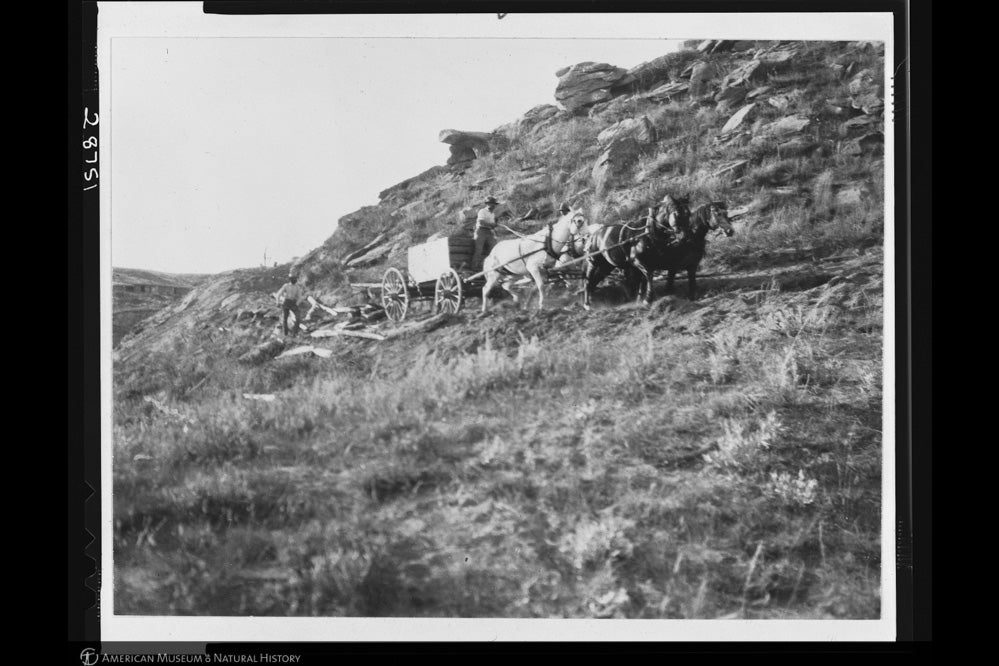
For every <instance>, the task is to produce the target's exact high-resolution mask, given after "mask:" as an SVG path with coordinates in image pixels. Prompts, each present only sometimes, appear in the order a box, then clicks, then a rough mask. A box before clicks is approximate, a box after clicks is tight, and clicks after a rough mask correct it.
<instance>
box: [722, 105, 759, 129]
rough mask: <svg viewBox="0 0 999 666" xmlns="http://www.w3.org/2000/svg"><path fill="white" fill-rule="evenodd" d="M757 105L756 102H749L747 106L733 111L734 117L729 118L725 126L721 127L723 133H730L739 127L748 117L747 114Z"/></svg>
mask: <svg viewBox="0 0 999 666" xmlns="http://www.w3.org/2000/svg"><path fill="white" fill-rule="evenodd" d="M755 106H756V104H755V103H754V104H747V105H746V106H744V107H742V108H741V109H739V110H738V111H736V112H735V113H733V114H732V117H731V118H729V119H728V122H726V123H725V126H724V127H722V128H721V133H722V134H728V133H729V132H731V131H733V130H735V129H737V128H738V127H739V125H741V124H742V121H743V120H745V119H746V116H748V115H749V113H750V112H751V111H752V110H753V107H755Z"/></svg>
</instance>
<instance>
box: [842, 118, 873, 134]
mask: <svg viewBox="0 0 999 666" xmlns="http://www.w3.org/2000/svg"><path fill="white" fill-rule="evenodd" d="M878 124H880V120H879V119H878V118H877V117H875V116H866V115H865V116H857V117H856V118H850V119H849V120H847V121H846V122H845V123H843V124H842V125H840V126H839V133H840V134H842V135H843V136H846V135H847V134H849V133H850V132H851V131H852V130H865V131H866V130H868V129H870V128H871V127H874V126H876V125H878Z"/></svg>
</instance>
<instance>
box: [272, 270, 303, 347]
mask: <svg viewBox="0 0 999 666" xmlns="http://www.w3.org/2000/svg"><path fill="white" fill-rule="evenodd" d="M275 298H276V300H277V302H278V304H279V305H280V306H281V330H282V331H283V332H284V334H285V335H288V313H289V312H290V313H292V314H293V315H295V326H294V328H293V329H292V335H298V322H299V320H300V319H301V316H300V315H299V313H298V301H299V300H300V299H301V298H302V288H301V287H300V286H298V276H297V275H295V273H294V272H292V273H289V274H288V281H287V282H285V283H284V285H282V287H281V289H279V290H278V293H277V294H276V296H275Z"/></svg>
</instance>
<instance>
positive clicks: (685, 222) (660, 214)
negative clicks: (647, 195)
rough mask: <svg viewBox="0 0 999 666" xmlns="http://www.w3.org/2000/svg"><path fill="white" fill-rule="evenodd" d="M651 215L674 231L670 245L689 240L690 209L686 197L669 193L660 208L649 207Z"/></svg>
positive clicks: (661, 224) (660, 223)
mask: <svg viewBox="0 0 999 666" xmlns="http://www.w3.org/2000/svg"><path fill="white" fill-rule="evenodd" d="M649 217H650V218H654V219H655V221H656V222H658V223H659V225H660V226H661V227H665V228H668V229H669V230H670V231H671V232H672V239H671V240H670V245H678V244H680V243H683V242H684V241H686V240H687V236H688V235H689V233H690V210H689V208H688V207H687V199H686V197H683V198H681V197H673V196H672V195H670V194H667V195H666V196H664V197H663V200H662V202H661V203H660V205H659V206H658V208H649Z"/></svg>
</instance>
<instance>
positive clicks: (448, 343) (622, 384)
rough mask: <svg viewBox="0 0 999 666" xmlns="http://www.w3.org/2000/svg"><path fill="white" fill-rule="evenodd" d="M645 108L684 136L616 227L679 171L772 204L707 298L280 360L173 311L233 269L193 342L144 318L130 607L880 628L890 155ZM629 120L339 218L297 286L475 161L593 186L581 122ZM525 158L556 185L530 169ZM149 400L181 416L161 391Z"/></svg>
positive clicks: (533, 201) (494, 171)
mask: <svg viewBox="0 0 999 666" xmlns="http://www.w3.org/2000/svg"><path fill="white" fill-rule="evenodd" d="M848 50H849V49H848V47H845V46H844V45H822V46H821V47H820V46H810V47H809V49H808V50H807V52H806V54H805V56H807V57H804V56H803V57H802V58H801V59H800V63H799V64H800V68H799V69H797V70H795V71H794V72H792V73H785V74H784V75H782V76H784V77H785V79H783V80H782V79H774V80H773V81H772V83H774V84H776V85H777V86H778V90H779V89H780V85H784V83H786V85H787V86H788V87H792V88H801V87H806V88H807V89H808V91H809V92H808V94H805V95H803V96H802V97H801V98H799V100H798V101H797V102H796V103H797V104H800V105H812V106H817V105H818V100H819V99H820V98H824V97H825V96H829V97H834V96H836V95H837V94H838V93H839V92H840V89H841V88H842V87H843V86H845V85H846V84H845V82H842V81H839V80H836V81H832V80H826V79H825V78H823V76H820V75H819V74H818V72H824V71H825V70H824V69H818V68H819V66H820V65H821V66H823V67H824V66H825V65H826V64H827V63H828V61H829V60H830V59H831V58H834V57H838V56H840V55H841V54H843V53H845V52H847V51H848ZM720 57H722V58H727V59H729V60H731V61H732V62H735V63H736V64H737V61H736V60H735V58H736V57H735V56H732V55H726V56H720ZM853 57H855V58H856V59H857V60H858V61H860V62H861V64H863V65H864V66H871V65H872V64H877V57H876V56H874V55H873V54H871V53H870V52H856V53H855V54H854V55H853ZM730 64H731V63H730ZM810 67H811V68H812V69H810ZM812 87H814V90H813V89H812ZM639 104H640V103H639V102H636V103H634V107H635V108H631V109H627V114H626V115H630V114H632V113H635V112H638V113H641V112H648V113H650V114H651V115H653V116H655V118H654V120H655V122H656V123H657V126H658V127H660V128H665V129H669V131H665V132H661V136H660V142H659V143H658V144H657V145H656V146H655V147H654V149H653V150H651V151H650V152H649V153H648V154H647V155H646V156H645V157H643V158H642V160H641V161H640V163H639V164H638V166H637V167H636V169H635V173H634V174H632V176H631V177H630V178H629V179H626V183H624V184H623V185H622V187H619V188H617V189H616V190H614V191H613V192H612V193H611V196H609V197H607V198H606V199H602V200H596V199H590V200H588V201H585V205H587V206H588V210H589V212H590V214H591V216H593V217H601V215H607V216H610V215H612V214H614V213H615V212H616V213H617V214H619V215H622V216H627V215H630V214H632V213H633V212H635V211H637V210H640V208H641V206H642V205H644V202H643V200H642V199H640V198H638V197H637V195H636V193H640V194H642V196H646V197H647V196H649V193H650V192H652V191H653V190H657V188H661V187H663V186H665V185H672V186H680V185H682V186H684V187H688V188H690V189H691V190H692V191H693V192H694V195H695V199H696V200H701V199H703V198H726V199H728V200H729V201H730V205H736V204H747V203H750V202H752V203H753V204H754V205H755V206H756V212H755V213H754V214H753V215H751V216H748V219H747V220H745V221H743V222H740V224H739V226H738V231H739V233H738V234H737V236H736V237H734V238H732V239H726V240H720V241H718V240H712V242H711V244H710V245H709V257H710V260H709V262H708V265H706V266H705V271H706V272H711V271H725V272H728V273H729V274H730V275H729V276H728V277H726V278H723V279H716V280H705V281H704V282H703V284H702V285H701V286H702V290H705V291H706V293H705V295H704V297H703V298H701V299H700V300H698V301H695V302H688V301H687V300H686V299H685V298H682V297H675V296H664V297H663V298H661V299H660V300H659V301H657V303H656V304H654V306H653V307H652V308H649V309H643V308H638V307H635V306H633V305H622V304H615V303H614V302H613V296H614V294H613V290H607V292H606V293H605V294H604V296H603V301H604V307H602V308H600V309H597V310H595V311H594V312H591V313H584V312H582V311H580V310H578V308H571V307H562V308H553V309H551V310H546V311H544V312H541V313H536V312H524V311H514V310H512V309H511V308H510V307H509V304H508V303H505V304H502V305H501V306H500V307H499V308H497V310H496V311H495V312H494V313H492V314H491V315H490V316H489V317H486V318H484V319H477V318H474V317H469V316H467V315H465V314H461V315H459V316H457V317H455V318H453V319H452V320H451V321H449V322H448V324H447V325H446V326H444V327H442V328H440V329H438V330H436V331H433V332H431V333H427V334H425V335H420V336H411V337H408V338H402V339H398V340H393V341H387V342H381V343H375V342H370V341H360V340H338V341H337V342H335V343H331V344H330V347H331V348H332V349H333V350H334V356H333V357H332V358H331V359H329V360H320V359H318V358H314V357H302V356H298V357H291V358H286V359H279V360H276V361H272V362H269V363H264V364H262V365H247V364H241V363H239V362H237V361H236V360H235V359H236V358H237V357H238V356H239V354H241V353H242V352H243V351H245V350H246V349H248V348H249V347H251V346H252V345H253V344H254V343H255V342H256V341H258V340H259V339H260V336H261V335H263V334H264V333H265V332H266V331H264V330H262V329H261V327H259V326H256V325H254V326H251V325H250V324H248V323H247V324H244V325H236V324H233V325H231V326H230V327H227V328H226V330H225V331H224V332H223V333H222V334H221V335H220V334H216V335H213V336H212V337H211V338H209V337H208V336H206V335H198V334H197V330H198V329H197V327H195V326H193V321H191V320H181V319H180V318H181V317H185V316H187V317H189V318H190V317H191V314H190V313H191V312H204V313H206V315H207V313H215V312H216V311H217V310H218V309H219V308H218V307H217V305H218V303H217V302H215V301H211V303H209V300H210V299H209V296H212V297H213V298H215V297H217V299H218V300H219V301H222V302H225V301H223V300H222V299H223V298H227V297H228V296H227V294H228V295H231V294H230V292H234V290H236V287H233V286H231V285H230V284H229V283H225V284H223V283H222V282H219V286H218V287H215V288H214V290H215V291H211V289H213V288H212V287H211V286H210V285H204V286H203V287H202V288H199V290H198V291H197V298H195V299H193V301H192V304H190V306H189V309H186V311H181V309H180V308H178V311H177V312H176V313H174V314H169V315H167V314H165V315H164V317H163V319H162V321H159V322H158V327H159V328H161V329H163V330H166V329H167V328H168V327H169V326H170V325H171V324H176V323H177V322H179V321H184V322H185V324H187V325H188V326H187V327H186V328H185V329H184V331H183V332H182V333H178V332H177V331H176V330H174V329H176V328H178V327H177V326H174V327H173V328H172V329H171V333H170V335H164V334H163V333H162V331H161V332H160V333H159V334H158V335H159V337H158V338H157V337H155V335H156V334H157V332H156V331H155V330H147V331H146V332H145V333H144V335H146V336H148V337H146V338H136V339H135V340H133V341H132V343H131V345H130V346H129V357H128V359H129V360H128V361H127V362H119V363H117V364H116V367H115V372H116V383H115V393H116V401H115V414H114V416H115V461H114V491H115V495H114V497H115V505H114V514H115V525H116V529H115V558H116V570H115V576H116V586H117V587H116V589H117V591H118V595H117V598H116V612H119V613H121V612H126V613H157V614H158V613H178V614H219V615H223V614H255V615H265V614H278V615H284V614H301V615H312V614H320V615H432V616H433V615H440V616H525V617H539V616H540V617H562V616H566V617H592V616H600V617H723V616H743V617H798V618H804V617H852V618H861V617H865V618H868V617H877V615H878V613H879V608H880V602H879V575H880V562H879V557H880V483H881V466H880V460H881V436H880V427H881V385H882V381H881V341H882V332H881V322H882V312H883V310H882V293H883V281H882V275H881V270H882V265H883V261H882V256H881V253H880V244H881V235H880V234H881V225H882V224H883V220H882V219H881V215H880V209H879V206H880V199H879V197H880V190H881V181H880V180H879V179H880V175H879V174H880V165H879V162H878V160H877V159H876V158H872V157H871V156H870V155H860V156H850V155H844V154H841V153H838V152H836V151H835V150H830V151H826V152H820V153H819V154H816V155H812V156H810V157H807V158H796V159H794V160H785V159H780V158H777V157H776V156H775V155H772V154H770V153H768V152H766V150H763V149H759V148H758V147H757V148H753V147H751V146H748V145H747V146H742V147H738V146H735V147H733V146H717V145H715V144H714V142H712V141H711V138H710V133H711V132H712V131H714V132H717V129H718V128H719V127H720V126H721V124H723V123H724V121H725V118H724V117H720V118H717V119H714V118H710V117H709V116H710V114H711V113H713V111H712V110H711V109H702V110H699V111H698V110H693V109H690V108H688V107H686V106H683V107H681V106H680V105H651V104H650V105H649V107H648V108H640V107H639ZM770 108H772V107H769V106H768V107H767V109H764V111H763V113H764V115H763V117H762V120H761V122H765V121H766V120H768V119H769V117H768V115H767V114H769V113H770V111H769V110H768V109H770ZM791 112H794V110H791V111H788V110H785V111H782V112H781V113H780V114H776V115H775V116H774V117H779V116H780V115H786V114H787V113H791ZM614 119H616V118H606V117H605V118H598V119H596V120H590V119H579V118H577V119H561V120H560V121H559V122H557V123H555V124H553V125H552V126H551V127H549V128H547V129H546V131H545V132H543V133H542V134H543V135H542V136H541V137H540V138H536V140H532V141H530V142H524V143H523V144H520V145H518V143H517V142H514V143H513V144H512V145H511V147H510V149H509V150H507V151H506V152H504V153H501V154H497V155H493V156H490V157H487V158H484V159H480V160H478V161H477V163H476V165H475V166H474V167H473V169H472V170H471V172H470V173H467V174H465V175H464V176H462V177H447V176H439V177H437V178H436V179H434V180H433V181H432V182H430V183H426V184H423V185H419V184H418V185H416V186H411V187H410V188H408V189H407V190H406V192H405V193H404V196H400V197H399V198H397V199H395V200H393V201H390V202H386V203H385V204H384V205H383V206H381V207H377V208H374V209H369V210H362V211H359V212H358V213H356V214H352V215H351V216H348V217H347V218H345V219H344V220H342V221H341V224H340V228H339V229H338V231H337V233H336V234H335V235H334V237H333V238H332V239H331V241H330V242H329V243H327V245H326V246H324V247H323V248H319V249H318V250H317V251H316V252H315V253H313V254H312V255H310V256H309V257H306V258H305V259H304V260H303V272H304V273H305V275H306V283H307V285H308V286H310V288H312V289H314V290H316V291H317V292H322V293H326V294H330V295H331V296H332V297H337V298H342V299H346V298H348V295H347V292H346V291H345V290H344V289H343V282H344V279H345V277H346V276H345V275H344V273H343V272H342V271H341V270H340V269H338V268H336V267H335V259H336V257H338V256H343V255H344V254H346V253H347V252H349V251H351V250H352V249H355V248H357V247H360V246H362V245H364V244H365V242H367V240H369V239H370V238H372V237H373V236H374V235H375V234H377V233H379V232H381V231H384V230H388V231H390V232H391V233H392V235H393V236H395V238H396V239H397V242H398V243H399V250H398V251H397V252H395V253H394V254H393V255H392V256H390V258H389V260H388V262H389V263H390V264H391V263H396V265H400V264H399V263H398V262H399V259H400V256H401V254H402V253H404V251H405V247H407V246H408V245H409V244H411V243H413V242H419V240H422V238H425V237H426V236H427V235H429V234H430V233H433V232H434V231H438V230H442V229H449V228H452V225H451V222H453V221H454V220H455V219H456V213H457V211H459V210H460V209H461V208H462V207H463V206H465V205H467V204H470V203H472V202H473V201H474V200H475V199H476V198H479V197H481V192H477V191H475V190H471V189H470V187H471V183H473V182H474V181H475V180H477V179H481V178H486V177H492V178H493V179H494V180H493V181H491V182H490V184H489V186H488V187H489V188H490V190H491V191H494V192H506V193H507V194H508V196H507V197H505V198H506V200H508V201H510V202H511V203H512V204H513V206H514V207H515V208H517V209H524V208H525V207H528V206H531V205H539V204H541V203H544V202H548V203H549V204H550V203H551V201H553V200H557V199H558V198H560V197H562V196H564V195H566V193H569V194H571V193H572V192H575V191H578V190H580V189H583V188H585V187H587V186H588V180H587V179H588V166H587V165H588V164H589V163H591V162H592V159H591V158H590V156H589V153H590V152H592V138H593V137H594V136H595V133H596V132H597V131H599V128H602V127H604V126H606V125H607V124H609V122H611V121H613V120H614ZM830 123H832V121H830ZM816 125H817V127H816V128H815V131H816V132H819V133H821V132H822V131H824V130H823V127H824V125H823V124H822V123H816ZM825 145H830V144H829V142H826V144H825ZM556 146H557V147H558V149H557V150H555V147H556ZM551 150H554V152H552V153H550V154H547V155H546V154H545V151H551ZM754 151H755V152H754ZM757 153H758V154H757ZM737 158H750V159H752V160H754V161H753V162H752V163H751V165H750V166H749V167H748V168H747V170H746V171H745V172H744V173H743V174H742V175H741V180H736V179H737V178H740V176H735V175H731V176H726V177H725V178H724V179H718V178H715V177H711V176H710V175H705V174H710V173H712V172H713V171H714V170H715V168H716V165H717V164H720V163H724V162H725V161H726V160H728V161H730V160H732V159H737ZM531 160H540V163H541V164H542V165H543V167H544V168H543V169H542V170H541V173H542V176H543V177H542V178H540V179H536V180H535V181H529V183H528V184H527V185H524V184H523V182H522V181H521V180H520V179H521V178H522V176H521V174H522V173H525V172H522V171H521V169H523V168H524V167H525V166H529V165H530V163H531ZM538 181H540V182H538ZM532 182H533V184H531V183H532ZM778 182H779V185H780V186H781V187H784V188H787V189H785V190H780V191H778V190H776V189H775V187H776V186H777V185H778ZM854 182H866V183H867V185H868V187H869V189H870V190H871V191H872V193H873V197H872V198H871V199H868V200H866V201H865V202H864V203H863V204H862V205H860V206H855V207H852V208H849V209H844V208H840V209H839V210H837V209H836V208H835V207H834V206H833V204H832V201H833V195H832V189H833V188H834V187H835V185H836V184H838V183H854ZM586 196H587V195H584V197H583V198H584V199H585V198H586ZM411 201H420V202H422V203H421V204H420V205H418V206H415V207H413V208H410V209H408V210H407V212H406V213H405V214H402V215H397V216H396V217H395V218H393V217H391V216H390V214H389V211H391V210H393V207H399V206H401V205H404V204H405V203H409V202H411ZM527 226H530V225H527ZM403 263H404V262H403ZM383 270H384V266H378V267H375V268H372V269H369V272H370V273H371V275H372V276H374V277H377V276H379V275H380V274H381V272H382V271H383ZM357 274H359V275H362V276H363V275H364V272H363V271H360V272H358V273H357ZM355 279H356V278H355ZM681 284H682V283H681ZM216 292H217V294H216ZM559 297H560V295H559V294H556V300H559ZM240 298H242V297H240ZM569 298H570V297H569V296H567V295H561V301H562V303H563V304H566V303H567V302H568V299H569ZM199 299H200V300H199ZM237 300H239V299H237ZM200 302H204V303H205V305H199V303H200ZM212 303H214V305H212ZM474 305H475V304H474V302H473V304H472V306H473V307H474ZM198 308H202V309H201V310H199V309H198ZM212 316H219V317H220V316H221V315H212ZM219 330H220V331H222V329H219ZM153 342H156V344H155V345H154V344H153ZM155 391H159V393H157V394H156V395H157V396H158V399H159V400H160V403H159V404H160V405H161V406H162V408H160V407H157V406H156V405H154V404H153V403H150V402H147V401H144V400H143V396H146V395H149V394H150V393H153V392H155ZM244 392H250V393H264V392H272V393H275V394H276V395H277V396H278V399H277V401H275V402H273V403H267V402H258V401H251V400H244V399H242V397H241V394H242V393H244Z"/></svg>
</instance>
